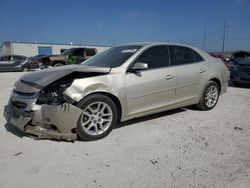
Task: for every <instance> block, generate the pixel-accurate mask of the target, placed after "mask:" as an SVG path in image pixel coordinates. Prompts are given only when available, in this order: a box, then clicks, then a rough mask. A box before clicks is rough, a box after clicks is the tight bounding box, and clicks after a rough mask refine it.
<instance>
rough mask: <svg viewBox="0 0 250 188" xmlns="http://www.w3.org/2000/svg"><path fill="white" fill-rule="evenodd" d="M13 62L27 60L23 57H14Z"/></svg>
mask: <svg viewBox="0 0 250 188" xmlns="http://www.w3.org/2000/svg"><path fill="white" fill-rule="evenodd" d="M13 60H14V61H20V60H25V58H24V57H22V56H13Z"/></svg>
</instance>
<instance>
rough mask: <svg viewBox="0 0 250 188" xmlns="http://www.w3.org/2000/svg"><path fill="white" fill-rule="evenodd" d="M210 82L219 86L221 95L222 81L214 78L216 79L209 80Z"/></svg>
mask: <svg viewBox="0 0 250 188" xmlns="http://www.w3.org/2000/svg"><path fill="white" fill-rule="evenodd" d="M208 81H214V82H215V83H216V84H217V85H218V86H219V93H221V81H220V79H219V78H217V77H214V78H211V79H209V80H208Z"/></svg>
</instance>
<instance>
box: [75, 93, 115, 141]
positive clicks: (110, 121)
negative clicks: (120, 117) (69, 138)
mask: <svg viewBox="0 0 250 188" xmlns="http://www.w3.org/2000/svg"><path fill="white" fill-rule="evenodd" d="M77 106H78V107H79V108H81V109H82V110H83V112H82V114H81V116H80V118H79V121H78V125H77V128H76V132H77V133H78V136H79V137H80V138H81V139H82V140H86V141H92V140H98V139H102V138H104V137H106V136H107V135H108V134H109V133H110V132H111V131H112V129H113V127H114V126H115V124H116V122H117V108H116V105H115V104H114V102H113V101H112V100H111V99H110V98H109V97H107V96H105V95H101V94H93V95H89V96H87V97H86V98H84V99H83V100H82V101H81V102H80V103H79V104H78V105H77Z"/></svg>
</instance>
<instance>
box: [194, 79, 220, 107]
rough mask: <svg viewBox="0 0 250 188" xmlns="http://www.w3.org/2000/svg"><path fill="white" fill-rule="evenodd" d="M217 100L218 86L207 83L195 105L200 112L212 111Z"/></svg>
mask: <svg viewBox="0 0 250 188" xmlns="http://www.w3.org/2000/svg"><path fill="white" fill-rule="evenodd" d="M218 100H219V86H218V84H217V83H216V82H214V81H209V82H208V84H207V85H206V87H205V89H204V91H203V93H202V95H201V98H200V101H199V103H198V104H197V105H196V106H197V107H198V108H199V109H201V110H211V109H213V108H214V107H215V106H216V104H217V102H218Z"/></svg>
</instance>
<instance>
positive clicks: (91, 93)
mask: <svg viewBox="0 0 250 188" xmlns="http://www.w3.org/2000/svg"><path fill="white" fill-rule="evenodd" d="M227 78H228V75H227V69H226V67H225V65H224V64H223V63H222V62H221V61H220V60H218V59H215V58H213V57H212V56H210V55H208V54H207V53H205V52H203V51H201V50H199V49H196V48H193V47H190V46H186V45H180V44H165V43H135V44H127V45H120V46H116V47H113V48H110V49H108V50H106V51H104V52H102V53H100V54H98V55H96V56H94V57H92V58H90V59H88V60H87V61H85V62H84V63H82V64H81V65H69V66H62V67H57V68H51V69H48V70H43V71H37V72H34V73H29V74H26V75H24V76H22V77H21V78H20V80H18V81H17V82H16V83H15V84H14V88H13V91H12V93H11V96H10V100H9V102H8V105H6V106H5V110H4V116H5V118H6V119H7V122H8V123H9V124H12V125H13V126H15V127H17V128H18V129H20V130H21V131H23V132H25V133H29V134H33V135H36V136H38V137H39V138H48V139H64V140H74V139H76V138H77V135H78V136H79V137H80V138H81V139H83V140H97V139H101V138H104V137H105V136H107V135H108V134H109V133H110V132H111V130H112V129H113V127H114V126H115V125H116V123H117V122H118V121H121V122H122V121H126V120H129V119H132V118H137V117H141V116H145V115H149V114H153V113H158V112H162V111H166V110H170V109H174V108H180V107H184V106H188V105H197V106H198V107H199V108H200V109H201V110H211V109H212V108H214V107H215V105H216V104H217V102H218V99H219V96H220V95H221V94H223V93H225V92H226V90H227V86H228V80H227Z"/></svg>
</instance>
